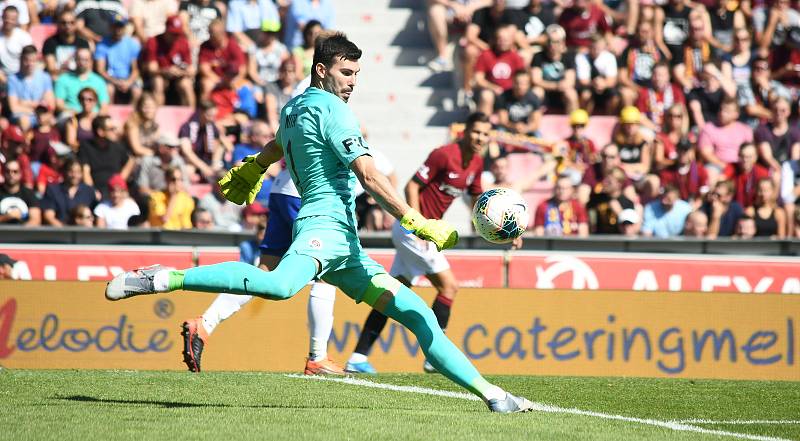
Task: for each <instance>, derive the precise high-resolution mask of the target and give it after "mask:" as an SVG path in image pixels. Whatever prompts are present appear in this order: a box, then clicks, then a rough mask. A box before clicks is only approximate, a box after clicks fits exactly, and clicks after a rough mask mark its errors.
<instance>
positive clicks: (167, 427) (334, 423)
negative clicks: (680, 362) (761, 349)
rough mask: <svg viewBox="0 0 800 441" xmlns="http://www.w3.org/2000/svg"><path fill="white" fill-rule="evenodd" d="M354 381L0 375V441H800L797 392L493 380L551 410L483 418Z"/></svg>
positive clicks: (392, 379) (412, 378)
mask: <svg viewBox="0 0 800 441" xmlns="http://www.w3.org/2000/svg"><path fill="white" fill-rule="evenodd" d="M358 378H359V379H364V380H368V381H369V382H370V383H369V384H346V383H341V382H334V381H320V380H314V379H307V378H302V377H301V376H289V375H286V374H278V373H257V372H203V373H201V374H190V373H184V372H153V371H142V372H137V371H88V370H84V371H74V370H50V371H40V370H13V369H3V370H0V439H2V440H59V441H66V440H80V441H90V440H209V441H232V440H239V439H259V440H303V441H305V440H326V441H331V440H384V439H396V440H425V441H432V440H436V441H438V440H458V441H465V440H487V439H493V440H503V441H507V440H536V439H541V440H712V439H715V440H721V439H730V440H735V439H753V440H759V439H760V440H775V439H794V440H800V383H798V382H768V381H761V382H757V381H711V380H697V381H690V380H674V379H672V380H665V379H639V378H585V377H582V378H579V377H530V376H495V377H490V378H489V379H490V380H491V381H494V382H496V383H497V384H498V385H500V386H502V387H505V388H507V389H508V390H510V391H512V392H514V393H517V394H520V395H524V396H526V397H528V398H530V399H531V400H533V401H536V402H538V403H544V404H547V405H551V406H555V407H557V409H555V410H556V411H555V412H543V411H538V412H532V413H528V414H516V415H494V414H491V413H489V412H488V410H487V408H486V406H485V405H484V404H483V403H482V402H480V401H473V400H469V399H466V398H465V396H455V397H449V396H436V395H430V394H427V393H420V392H412V391H408V390H401V391H393V390H382V389H378V388H376V387H374V386H375V384H374V383H382V384H391V385H398V386H417V387H419V388H426V389H435V390H444V391H453V392H459V393H460V392H463V391H461V390H460V389H459V388H458V387H456V386H454V385H453V384H451V383H450V382H449V381H447V380H446V379H445V378H443V377H442V376H440V375H424V374H415V375H378V376H370V377H358ZM423 392H424V391H423ZM569 409H580V410H581V411H589V412H595V414H592V415H586V414H576V412H577V411H574V410H572V411H570V410H569ZM612 415H619V416H623V417H629V418H632V419H636V420H630V419H629V420H620V419H612V418H613V417H612ZM698 420H703V421H701V422H698ZM765 420H766V421H765ZM646 421H656V423H657V424H655V425H654V424H651V423H647V422H646ZM675 421H680V422H682V423H675ZM756 421H760V422H759V423H755V422H756ZM666 422H672V423H667V426H669V427H665V426H664V425H658V424H661V423H666ZM681 424H683V425H681ZM684 427H689V428H690V429H687V430H676V428H684ZM703 430H708V431H714V432H713V433H708V432H703Z"/></svg>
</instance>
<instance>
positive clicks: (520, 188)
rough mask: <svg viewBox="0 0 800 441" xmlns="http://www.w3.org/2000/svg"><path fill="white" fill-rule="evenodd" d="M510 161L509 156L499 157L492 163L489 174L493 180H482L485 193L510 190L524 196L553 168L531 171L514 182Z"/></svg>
mask: <svg viewBox="0 0 800 441" xmlns="http://www.w3.org/2000/svg"><path fill="white" fill-rule="evenodd" d="M509 161H510V160H509V158H508V155H501V156H498V157H497V158H495V159H494V160H493V161H492V163H491V164H490V165H489V173H491V175H492V178H491V179H486V178H482V180H481V185H483V189H484V191H485V190H491V189H493V188H510V189H512V190H514V191H516V192H517V193H519V194H523V193H525V192H526V191H528V190H530V189H531V188H532V187H533V186H534V185H535V184H536V183H537V182H539V181H541V180H542V178H543V177H544V176H546V175H547V174H548V173H549V172H550V171H552V167H550V168H548V167H547V166H546V165H542V166H541V167H539V168H538V169H536V170H531V172H530V173H528V174H526V175H525V176H524V177H521V178H519V179H513V180H512V179H511V175H510V174H509Z"/></svg>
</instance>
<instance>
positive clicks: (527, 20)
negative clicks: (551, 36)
mask: <svg viewBox="0 0 800 441" xmlns="http://www.w3.org/2000/svg"><path fill="white" fill-rule="evenodd" d="M556 7H557V5H556V2H550V1H543V0H530V1H529V2H528V6H527V7H526V8H523V9H512V13H513V14H514V19H513V20H514V21H513V23H514V25H516V26H517V29H519V31H520V32H521V33H522V35H523V38H522V39H521V40H522V41H523V44H521V45H520V46H521V48H520V55H522V58H523V59H524V60H525V62H526V63H527V64H528V65H530V62H531V59H532V58H533V54H534V52H537V51H538V50H539V49H540V48H542V47H544V45H545V44H547V34H545V32H544V30H545V28H547V27H548V26H550V25H551V24H556V22H557V21H558V16H557V15H556Z"/></svg>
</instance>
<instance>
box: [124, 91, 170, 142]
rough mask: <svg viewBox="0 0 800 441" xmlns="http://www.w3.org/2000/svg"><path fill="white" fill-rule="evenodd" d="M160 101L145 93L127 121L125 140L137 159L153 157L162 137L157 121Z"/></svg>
mask: <svg viewBox="0 0 800 441" xmlns="http://www.w3.org/2000/svg"><path fill="white" fill-rule="evenodd" d="M157 110H158V101H157V100H156V98H155V96H153V95H152V94H150V93H149V92H145V93H143V94H142V96H141V97H140V98H139V100H138V101H136V105H135V107H134V109H133V113H132V114H131V116H130V117H129V118H128V120H127V121H125V126H124V130H125V140H126V142H127V144H128V148H130V151H131V153H133V155H134V156H137V157H143V156H152V155H153V153H154V152H155V151H156V147H157V145H158V143H157V142H158V140H159V138H160V137H161V128H160V126H159V124H158V122H157V121H156V111H157Z"/></svg>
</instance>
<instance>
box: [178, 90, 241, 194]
mask: <svg viewBox="0 0 800 441" xmlns="http://www.w3.org/2000/svg"><path fill="white" fill-rule="evenodd" d="M216 119H217V106H216V105H215V104H214V103H213V102H211V101H201V102H200V106H199V107H198V109H197V112H196V113H195V114H194V115H193V116H192V117H191V118H190V119H189V121H187V122H185V123H184V124H183V125H182V126H181V128H180V130H179V131H178V137H179V138H180V139H181V154H182V155H183V158H184V159H185V160H186V162H187V164H188V165H190V166H192V167H193V168H194V172H196V173H198V174H199V175H200V176H201V177H202V178H204V179H205V180H206V181H207V182H214V181H216V173H217V172H218V171H221V170H222V167H223V165H224V164H223V162H222V158H223V156H224V154H225V151H227V150H230V148H229V147H230V146H229V142H228V141H227V139H225V138H224V137H222V132H221V130H220V128H219V127H218V126H217V124H216V123H215V122H214V121H215V120H216Z"/></svg>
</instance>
